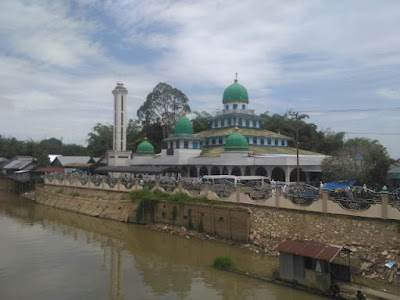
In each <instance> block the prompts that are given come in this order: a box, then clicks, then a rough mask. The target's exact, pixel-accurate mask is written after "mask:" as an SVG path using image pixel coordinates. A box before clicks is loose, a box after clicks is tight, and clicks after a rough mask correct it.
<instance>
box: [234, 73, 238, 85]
mask: <svg viewBox="0 0 400 300" xmlns="http://www.w3.org/2000/svg"><path fill="white" fill-rule="evenodd" d="M234 81H235V83H236V82H238V79H237V73H236V76H235V80H234Z"/></svg>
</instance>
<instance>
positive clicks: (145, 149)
mask: <svg viewBox="0 0 400 300" xmlns="http://www.w3.org/2000/svg"><path fill="white" fill-rule="evenodd" d="M136 154H137V155H154V147H153V145H152V144H150V143H149V142H148V141H147V138H145V140H144V141H143V142H141V143H140V144H139V146H137V148H136Z"/></svg>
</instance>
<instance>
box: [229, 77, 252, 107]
mask: <svg viewBox="0 0 400 300" xmlns="http://www.w3.org/2000/svg"><path fill="white" fill-rule="evenodd" d="M236 101H239V102H244V103H249V95H248V94H247V90H246V88H245V87H244V86H243V85H241V84H239V83H238V82H237V78H235V82H234V83H233V84H231V85H230V86H228V87H227V88H226V89H225V91H224V96H223V97H222V103H223V104H225V103H229V102H236Z"/></svg>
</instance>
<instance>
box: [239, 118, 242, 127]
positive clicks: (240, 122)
mask: <svg viewBox="0 0 400 300" xmlns="http://www.w3.org/2000/svg"><path fill="white" fill-rule="evenodd" d="M239 126H242V119H240V118H239Z"/></svg>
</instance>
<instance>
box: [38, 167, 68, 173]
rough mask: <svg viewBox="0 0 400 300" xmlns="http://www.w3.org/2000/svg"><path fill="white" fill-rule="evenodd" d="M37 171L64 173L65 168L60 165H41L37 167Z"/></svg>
mask: <svg viewBox="0 0 400 300" xmlns="http://www.w3.org/2000/svg"><path fill="white" fill-rule="evenodd" d="M33 172H35V173H64V168H60V167H41V168H37V169H35V170H34V171H33Z"/></svg>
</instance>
